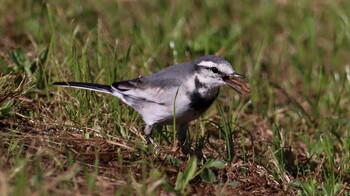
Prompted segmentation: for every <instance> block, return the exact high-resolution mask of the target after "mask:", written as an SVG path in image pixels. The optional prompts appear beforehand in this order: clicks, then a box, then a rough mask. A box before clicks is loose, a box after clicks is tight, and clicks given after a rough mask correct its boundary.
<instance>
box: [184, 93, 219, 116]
mask: <svg viewBox="0 0 350 196" xmlns="http://www.w3.org/2000/svg"><path fill="white" fill-rule="evenodd" d="M218 94H219V90H218V92H217V93H216V95H215V96H213V97H211V98H203V97H202V96H201V95H200V93H199V92H198V91H196V92H194V93H190V94H189V97H190V101H191V102H190V107H191V108H192V109H194V110H195V111H197V112H205V111H206V110H207V109H208V108H209V107H210V106H211V104H212V103H213V102H214V100H215V99H216V97H217V96H218Z"/></svg>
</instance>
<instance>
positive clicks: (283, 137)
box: [0, 0, 350, 195]
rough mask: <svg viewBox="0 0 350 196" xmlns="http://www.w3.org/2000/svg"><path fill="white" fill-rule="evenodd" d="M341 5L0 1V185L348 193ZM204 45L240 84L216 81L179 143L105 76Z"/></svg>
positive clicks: (113, 77)
mask: <svg viewBox="0 0 350 196" xmlns="http://www.w3.org/2000/svg"><path fill="white" fill-rule="evenodd" d="M349 19H350V2H349V1H346V0H338V1H330V0H329V1H316V0H309V1H302V0H296V1H284V0H275V1H272V0H271V1H270V0H268V1H263V0H261V1H252V2H248V1H234V2H231V1H223V0H219V1H215V2H214V1H184V0H178V1H153V2H151V1H131V0H130V1H128V0H120V1H92V0H87V1H84V3H82V2H80V1H73V2H71V1H44V0H42V1H41V0H38V1H19V2H14V1H10V0H5V1H1V6H0V35H1V36H0V89H1V91H0V145H1V147H0V157H1V158H0V166H1V167H0V190H1V191H2V193H3V194H4V195H13V194H17V195H29V194H40V195H46V194H51V193H53V194H71V195H72V194H83V195H90V194H97V195H98V194H100V195H112V194H117V195H135V194H138V195H155V194H157V195H178V194H186V195H192V194H194V195H238V194H239V195H349V194H350V185H349V183H350V164H349V163H350V132H349V131H350V121H349V119H350V107H349V104H350V56H349V51H350V22H349V21H350V20H349ZM206 54H216V55H218V56H221V57H223V58H225V59H226V60H228V61H229V62H230V63H231V64H232V65H233V67H234V69H235V70H236V71H237V72H239V73H243V74H245V75H246V76H247V78H248V81H249V85H250V88H251V93H250V94H248V95H244V96H240V95H238V94H237V93H235V92H234V91H232V90H231V89H230V88H222V89H221V93H220V95H219V97H218V99H217V101H215V103H214V104H213V106H212V107H211V108H210V109H209V110H208V111H207V112H206V113H205V115H203V116H202V117H201V118H200V119H198V120H196V121H193V122H192V123H191V125H190V130H189V134H190V137H189V141H188V142H189V143H190V145H191V148H192V149H193V151H192V152H191V153H187V151H186V150H185V149H180V148H178V147H177V143H176V140H175V137H174V136H175V133H174V131H173V127H172V126H167V127H158V128H157V130H156V132H155V140H156V142H157V143H158V144H159V148H158V149H154V148H153V147H152V146H151V145H148V144H147V142H146V140H145V137H144V135H143V133H142V130H143V128H144V124H143V122H142V119H141V118H140V116H139V115H138V114H137V113H136V112H135V111H134V110H133V109H132V108H130V107H128V106H127V105H125V104H123V103H122V102H120V101H119V100H118V99H116V98H115V97H112V96H110V95H106V94H101V93H95V92H87V91H84V90H74V89H62V88H57V87H55V86H53V85H51V84H52V82H55V81H84V82H95V83H102V84H111V83H113V82H114V81H120V80H125V79H132V78H136V77H139V76H144V75H147V74H150V73H152V72H155V71H157V70H160V69H162V68H164V67H166V66H169V65H172V64H175V63H179V62H184V61H191V60H193V59H195V58H196V57H199V56H202V55H206Z"/></svg>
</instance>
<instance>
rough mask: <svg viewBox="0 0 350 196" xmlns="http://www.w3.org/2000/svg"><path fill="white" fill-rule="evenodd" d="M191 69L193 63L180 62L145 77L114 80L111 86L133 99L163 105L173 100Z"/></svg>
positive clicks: (189, 74)
mask: <svg viewBox="0 0 350 196" xmlns="http://www.w3.org/2000/svg"><path fill="white" fill-rule="evenodd" d="M193 71H194V66H193V64H191V63H189V62H187V63H181V64H177V65H173V66H170V67H167V68H164V69H162V70H160V71H159V72H156V73H154V74H151V75H148V76H145V77H141V78H137V79H133V80H128V81H122V82H115V83H113V84H112V88H113V89H115V90H117V91H119V92H120V93H121V94H123V95H124V96H127V97H129V98H132V99H135V100H141V101H146V102H153V103H157V104H162V105H165V104H168V103H172V102H173V100H174V96H175V94H176V91H177V89H178V87H179V86H181V85H182V84H183V83H184V82H185V81H186V79H187V78H188V77H190V76H191V74H192V73H193Z"/></svg>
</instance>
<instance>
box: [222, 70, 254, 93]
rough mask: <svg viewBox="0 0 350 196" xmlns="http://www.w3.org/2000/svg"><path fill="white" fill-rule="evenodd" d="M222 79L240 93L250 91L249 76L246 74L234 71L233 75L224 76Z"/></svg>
mask: <svg viewBox="0 0 350 196" xmlns="http://www.w3.org/2000/svg"><path fill="white" fill-rule="evenodd" d="M222 79H223V80H224V82H226V84H227V85H229V86H230V87H231V88H232V89H233V90H235V91H236V92H237V93H239V94H240V95H243V93H242V91H243V92H244V93H245V94H248V93H250V88H249V87H248V85H247V78H246V77H245V76H244V75H242V74H239V73H233V74H231V75H227V76H224V77H223V78H222Z"/></svg>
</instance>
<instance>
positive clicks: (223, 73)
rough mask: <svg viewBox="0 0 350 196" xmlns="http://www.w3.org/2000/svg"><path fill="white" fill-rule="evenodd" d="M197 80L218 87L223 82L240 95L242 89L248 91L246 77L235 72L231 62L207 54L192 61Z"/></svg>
mask: <svg viewBox="0 0 350 196" xmlns="http://www.w3.org/2000/svg"><path fill="white" fill-rule="evenodd" d="M193 63H194V64H195V69H196V72H197V77H198V80H199V82H201V83H202V84H203V85H206V86H208V87H213V88H215V87H220V86H223V85H225V84H227V85H229V86H230V87H231V88H232V89H234V90H235V91H236V92H238V93H239V94H241V95H242V91H244V92H245V93H249V92H250V89H249V87H248V86H247V85H246V77H245V76H243V75H242V74H239V73H237V72H235V70H234V69H233V68H232V66H231V64H230V63H229V62H227V61H226V60H225V59H223V58H220V57H217V56H214V55H209V56H203V57H199V58H197V59H196V60H194V61H193Z"/></svg>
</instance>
